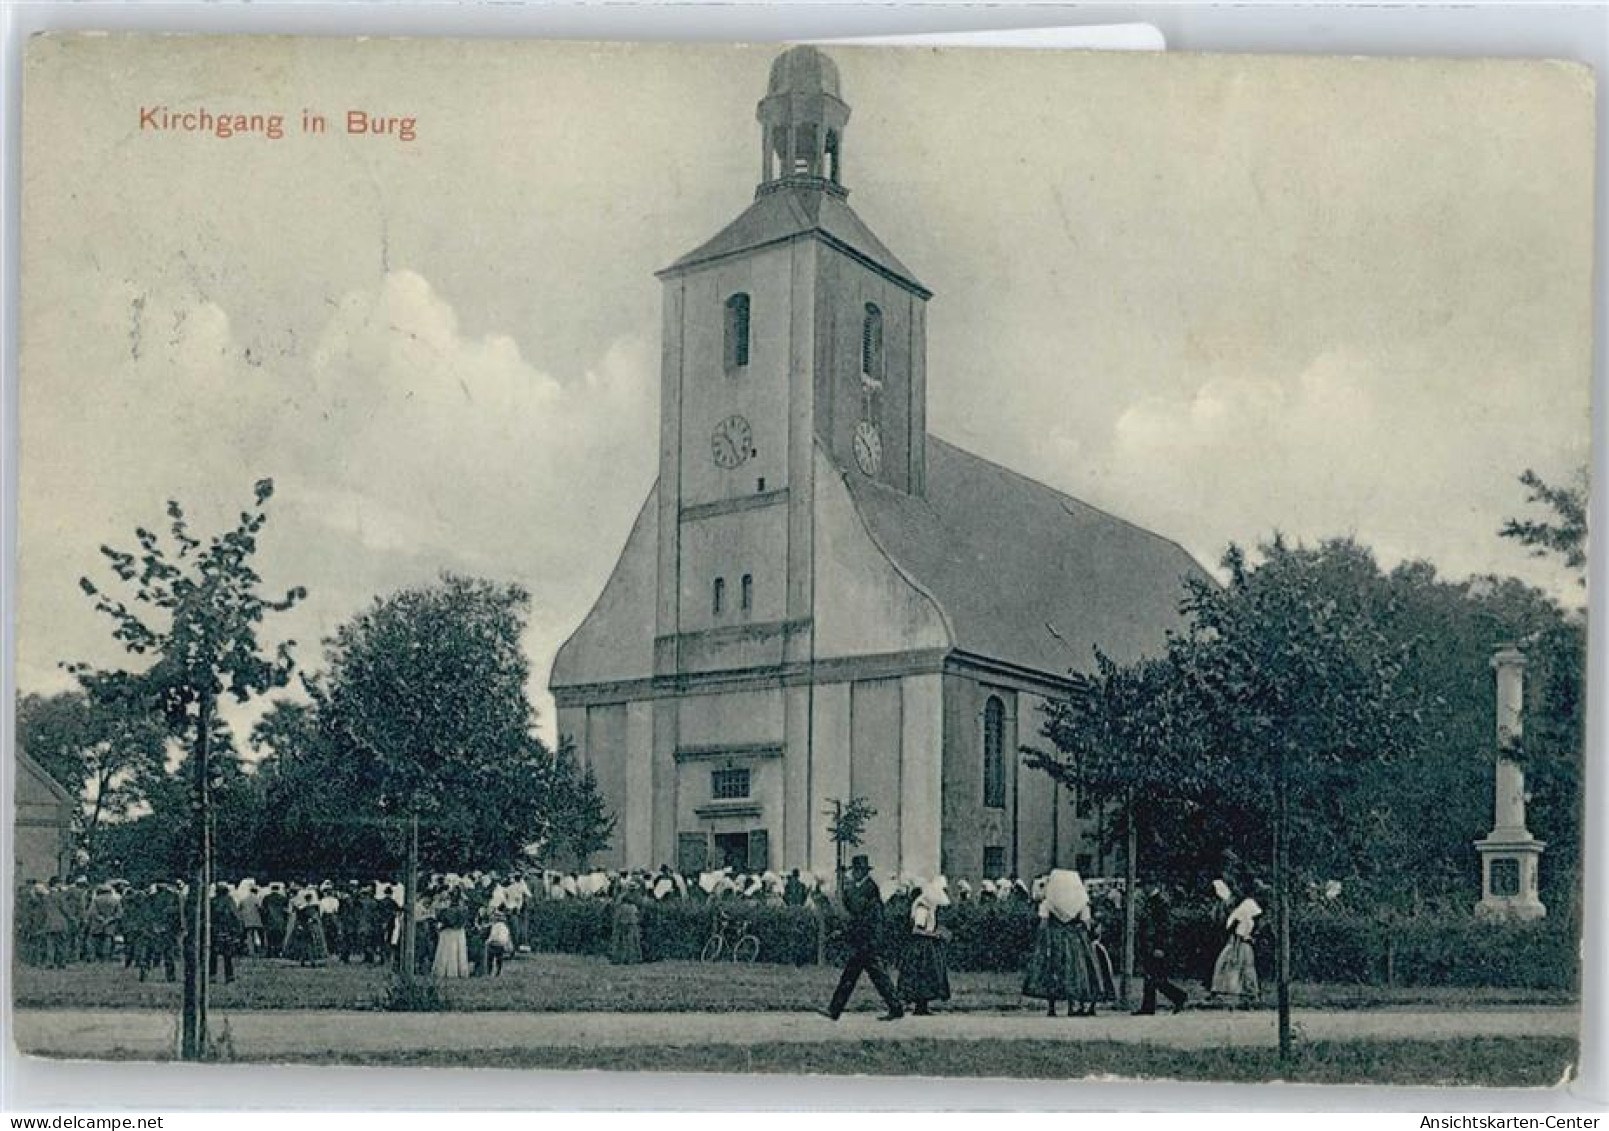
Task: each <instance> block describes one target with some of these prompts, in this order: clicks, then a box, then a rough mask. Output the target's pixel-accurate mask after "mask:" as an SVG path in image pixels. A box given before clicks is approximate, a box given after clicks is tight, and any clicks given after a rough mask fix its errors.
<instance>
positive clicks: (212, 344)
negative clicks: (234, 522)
mask: <svg viewBox="0 0 1609 1131" xmlns="http://www.w3.org/2000/svg"><path fill="white" fill-rule="evenodd" d="M97 306H98V309H97V310H96V323H95V324H94V325H93V326H91V327H89V328H87V332H85V334H84V340H85V341H86V342H88V343H92V345H91V346H90V348H89V350H88V351H86V356H85V357H84V358H83V364H81V365H79V366H76V367H74V368H73V369H72V370H71V371H64V372H63V374H62V378H61V379H62V380H63V381H64V382H82V383H83V390H82V392H83V395H81V396H79V395H74V394H72V393H71V392H70V391H69V390H68V389H66V388H63V387H55V388H41V389H37V390H35V391H34V392H35V393H36V395H35V396H32V397H30V398H29V401H30V402H31V403H30V408H32V409H33V410H34V411H32V412H30V414H29V428H28V433H27V438H28V442H29V453H28V464H27V470H28V479H29V481H30V482H33V483H40V482H46V483H49V484H50V489H49V490H34V491H25V493H24V515H23V529H24V531H25V536H24V540H23V542H24V545H23V556H24V570H25V575H26V576H27V578H28V586H29V590H28V599H27V600H26V601H25V602H24V605H23V610H22V611H23V633H22V636H23V644H22V647H21V648H20V651H21V652H22V666H21V669H20V676H21V678H20V683H21V685H22V686H23V687H24V688H25V689H27V688H31V687H56V686H60V685H61V682H62V680H61V678H60V676H59V674H58V673H57V672H56V671H55V669H54V665H55V663H56V661H57V660H59V659H64V658H74V657H80V656H86V657H90V658H93V659H94V660H96V661H97V662H101V663H117V662H122V657H121V656H120V655H119V654H118V653H117V652H116V651H115V650H114V649H113V648H112V646H111V644H110V641H109V632H108V629H107V626H106V624H105V623H104V622H102V621H101V620H99V619H98V618H97V617H96V615H95V614H94V613H93V611H92V610H90V609H89V608H87V603H86V602H84V600H83V598H82V596H81V595H80V594H78V592H77V589H76V579H77V577H78V576H79V575H80V574H82V573H86V572H88V573H91V574H96V575H98V574H99V573H100V572H101V566H100V563H99V561H98V555H97V554H96V551H95V548H96V547H97V546H98V545H100V544H101V543H102V542H112V543H115V544H121V543H126V542H128V541H131V538H132V531H133V529H134V528H135V527H136V526H138V525H141V524H150V523H155V522H157V521H158V520H159V519H160V517H161V511H162V506H163V502H164V500H165V499H167V498H168V497H170V496H171V497H176V498H179V499H181V500H183V501H184V502H185V503H186V505H187V507H189V508H190V509H191V510H192V512H193V513H194V517H195V519H196V526H197V527H198V528H200V529H203V530H210V529H214V528H215V527H216V526H217V525H218V524H219V523H223V522H227V521H228V520H229V518H230V516H231V515H233V513H234V512H235V511H236V510H238V508H239V506H240V505H241V504H242V503H243V502H244V501H245V500H247V499H248V498H249V491H250V484H251V483H252V482H253V481H254V480H255V479H257V478H260V477H262V476H265V475H266V476H272V477H273V478H275V480H276V484H277V492H276V497H275V499H274V502H273V503H272V504H271V515H272V517H271V521H270V527H269V529H268V531H267V534H266V536H265V538H264V540H263V548H262V559H261V562H262V568H263V572H264V574H265V577H266V579H267V582H266V583H267V584H268V585H269V586H270V587H279V586H286V587H288V586H290V585H294V584H303V585H306V586H307V587H308V589H309V592H310V595H309V598H308V600H307V602H306V603H305V604H304V605H303V606H302V607H301V608H299V609H298V610H296V611H295V612H294V613H292V614H290V615H288V616H287V617H285V618H283V619H282V622H281V623H279V624H278V625H277V626H276V635H279V634H283V635H286V636H290V637H294V638H295V639H297V640H298V641H299V642H300V644H299V647H298V654H299V657H300V659H301V661H302V662H303V663H304V664H316V663H317V662H318V661H319V654H318V643H317V642H318V641H319V639H320V638H321V637H323V636H325V635H327V634H328V633H330V632H331V631H333V630H334V629H335V627H337V626H338V625H339V624H340V623H341V622H342V621H343V620H345V619H346V618H347V617H349V616H350V615H352V614H353V613H354V612H356V611H357V610H358V609H360V608H361V607H363V606H364V605H366V604H367V603H368V602H369V601H370V600H371V599H372V598H373V597H374V596H376V595H381V594H384V593H386V592H390V591H392V590H394V589H396V588H398V587H400V586H403V585H409V584H420V583H425V582H428V581H430V580H431V579H432V578H433V577H434V576H435V575H436V574H437V573H439V572H440V571H441V570H444V569H451V570H455V571H459V572H466V573H472V574H476V575H482V576H487V577H491V578H494V579H497V580H503V581H513V582H517V583H519V584H521V585H523V586H525V587H526V588H527V589H529V590H530V592H531V594H532V605H533V615H532V625H531V630H530V633H529V636H528V640H527V645H528V650H529V652H530V655H531V657H532V660H533V669H532V676H533V681H532V682H533V687H532V690H533V694H534V695H535V697H536V699H537V701H538V704H539V709H542V713H543V716H544V723H545V724H547V725H549V726H550V725H551V722H552V718H551V714H552V713H551V711H550V710H546V709H545V708H546V706H547V697H546V690H545V689H546V677H547V667H548V664H549V663H550V662H551V659H552V656H553V654H554V653H555V651H556V650H557V648H558V645H559V644H560V643H561V642H562V639H563V637H564V635H565V634H566V633H567V632H568V631H570V629H572V628H573V627H574V625H575V624H577V623H579V620H580V618H581V617H582V616H583V615H584V614H585V612H586V610H587V608H588V607H589V605H590V603H591V601H592V600H593V598H594V597H595V596H596V594H597V591H598V589H599V588H600V587H601V586H602V584H603V581H604V579H605V577H606V576H607V573H608V570H609V568H610V566H611V565H612V564H613V555H614V554H615V552H616V551H617V550H618V548H619V545H620V543H621V542H622V541H623V540H624V536H625V531H626V529H627V528H628V526H629V524H630V522H631V520H632V518H633V516H634V515H635V513H636V510H637V507H638V506H639V505H640V503H641V501H642V497H643V495H644V493H645V492H646V490H647V488H648V486H649V483H650V482H651V480H652V476H653V472H654V461H655V454H656V444H655V439H654V438H655V436H656V435H657V432H656V428H655V424H654V419H655V418H654V413H655V408H656V404H657V397H656V396H655V385H654V383H655V381H656V379H657V377H656V374H655V366H654V364H653V358H652V355H651V353H650V350H649V348H648V347H647V345H646V344H645V343H644V342H642V341H641V340H638V339H636V338H632V337H629V336H626V337H621V338H619V339H617V340H616V341H615V342H614V343H613V344H612V345H611V346H610V347H609V348H608V349H607V351H606V352H605V353H604V355H603V356H602V357H600V358H598V359H597V361H596V363H595V364H593V365H591V366H590V367H588V368H587V369H586V370H585V371H584V372H581V373H576V374H563V375H559V374H555V373H551V372H548V371H546V370H544V369H543V368H541V367H540V366H538V365H536V364H534V363H533V362H532V361H530V360H529V359H527V358H526V357H525V356H523V355H522V353H521V351H520V349H519V348H518V346H517V345H516V344H515V342H514V340H513V338H511V337H509V336H507V335H502V334H487V335H469V334H465V333H463V332H462V330H461V328H460V320H459V317H458V314H457V312H456V311H455V310H454V309H453V308H452V306H451V305H450V304H448V303H447V302H446V301H444V300H443V299H442V298H441V296H440V295H438V294H437V293H436V292H435V290H434V289H433V288H432V286H431V285H430V283H429V281H428V280H426V279H425V278H424V277H423V276H421V275H419V274H417V273H415V272H411V271H395V272H391V273H389V274H387V275H385V276H384V277H383V278H382V279H380V280H379V281H378V283H377V284H376V285H375V286H374V287H372V288H369V289H363V290H354V291H352V292H350V293H348V294H346V295H344V296H342V297H341V298H340V299H339V300H338V301H335V302H334V303H332V304H331V306H329V307H326V310H327V311H328V317H327V319H326V320H325V321H324V323H323V324H322V325H321V326H318V327H315V328H313V330H312V332H309V333H305V334H293V335H290V338H291V340H294V339H296V338H301V339H303V340H307V341H311V342H313V343H314V344H313V346H312V348H311V349H310V350H308V351H307V352H306V354H305V355H304V354H303V353H301V352H300V351H299V350H296V349H294V348H286V349H282V350H279V351H275V352H274V354H273V355H272V356H268V357H258V356H248V354H247V347H246V346H244V345H243V344H242V343H241V341H240V338H241V335H240V334H238V333H236V332H234V331H233V330H232V328H231V327H232V321H233V320H232V319H231V316H230V312H228V311H225V310H223V309H221V308H220V307H219V306H217V305H216V304H214V303H212V302H211V301H209V300H208V299H206V298H205V297H204V296H203V295H201V294H199V293H197V292H196V291H194V290H193V289H187V288H185V287H182V286H180V287H172V286H169V287H164V288H161V289H158V290H154V291H153V290H149V289H142V288H140V287H138V286H136V285H134V284H129V283H121V284H118V285H117V286H115V287H110V288H105V289H104V290H103V291H102V292H101V293H100V295H99V297H98V299H97ZM107 390H112V391H113V392H112V393H111V395H110V396H107V395H105V392H106V391H107ZM80 434H81V435H88V436H97V437H106V438H107V441H108V442H107V443H106V444H105V445H103V446H102V449H101V451H100V452H99V453H97V455H96V456H95V458H93V459H88V458H83V453H78V452H75V451H74V450H73V447H72V445H71V444H70V443H68V442H65V441H67V440H68V439H69V438H70V437H72V436H75V435H80ZM580 483H585V484H586V485H587V487H588V489H587V490H586V491H579V490H577V486H578V484H580ZM249 714H251V715H254V714H255V712H250V713H249ZM248 717H249V715H242V716H241V721H242V722H244V721H245V720H246V719H247V718H248Z"/></svg>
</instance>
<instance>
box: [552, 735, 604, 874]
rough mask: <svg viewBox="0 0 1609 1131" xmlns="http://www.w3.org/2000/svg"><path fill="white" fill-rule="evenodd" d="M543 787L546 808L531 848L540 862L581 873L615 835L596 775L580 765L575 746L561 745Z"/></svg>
mask: <svg viewBox="0 0 1609 1131" xmlns="http://www.w3.org/2000/svg"><path fill="white" fill-rule="evenodd" d="M543 785H544V794H545V797H546V801H547V804H546V806H545V810H544V812H543V814H542V821H541V829H540V832H539V833H538V835H537V837H536V839H535V840H534V841H533V844H534V846H535V847H536V849H537V851H538V852H539V853H540V855H541V856H542V857H543V858H544V859H548V860H552V861H555V862H557V863H560V864H562V865H563V866H566V867H570V868H574V869H575V870H577V871H581V870H584V869H585V868H586V867H587V866H588V862H589V861H590V859H591V858H592V857H593V856H594V855H596V854H597V853H599V852H602V851H603V850H604V849H606V848H608V847H609V840H610V837H612V836H613V835H614V831H615V818H614V816H613V815H612V814H611V813H609V811H608V808H607V806H605V804H604V801H603V795H602V793H601V792H599V789H598V778H597V775H596V774H594V773H593V772H592V767H591V766H583V765H581V762H580V759H578V758H577V757H576V754H575V746H574V745H573V744H571V743H570V742H568V741H565V742H561V743H560V744H559V749H558V750H557V751H556V752H555V753H554V755H553V758H552V760H551V761H550V762H549V763H548V768H547V772H546V774H545V780H544V783H543Z"/></svg>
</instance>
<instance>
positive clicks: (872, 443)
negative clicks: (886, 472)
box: [855, 420, 883, 475]
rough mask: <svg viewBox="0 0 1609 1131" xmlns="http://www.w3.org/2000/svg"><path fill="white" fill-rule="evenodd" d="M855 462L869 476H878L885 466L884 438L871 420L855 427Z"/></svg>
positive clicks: (863, 421)
mask: <svg viewBox="0 0 1609 1131" xmlns="http://www.w3.org/2000/svg"><path fill="white" fill-rule="evenodd" d="M855 462H856V463H858V464H859V465H860V469H861V470H862V471H864V472H865V473H866V474H867V475H876V474H877V472H878V469H879V468H881V467H882V466H883V437H882V434H881V433H879V432H878V431H877V425H875V424H873V423H872V422H871V421H869V420H862V421H861V422H860V423H859V424H857V425H855Z"/></svg>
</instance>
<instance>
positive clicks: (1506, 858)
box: [1475, 645, 1547, 919]
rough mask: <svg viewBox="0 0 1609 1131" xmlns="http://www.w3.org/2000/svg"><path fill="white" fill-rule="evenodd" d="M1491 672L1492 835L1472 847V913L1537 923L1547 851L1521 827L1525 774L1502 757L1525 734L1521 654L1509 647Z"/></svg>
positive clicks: (1495, 657)
mask: <svg viewBox="0 0 1609 1131" xmlns="http://www.w3.org/2000/svg"><path fill="white" fill-rule="evenodd" d="M1492 667H1493V668H1494V669H1495V670H1496V672H1497V749H1498V756H1497V767H1496V775H1495V778H1496V780H1495V795H1494V798H1493V806H1492V831H1491V832H1490V833H1488V834H1487V835H1486V836H1485V837H1484V838H1483V839H1481V840H1478V841H1476V842H1475V851H1476V852H1478V853H1480V858H1481V898H1480V902H1479V903H1478V904H1476V905H1475V913H1476V914H1477V915H1479V916H1481V917H1482V918H1489V919H1540V918H1542V917H1543V916H1544V915H1546V914H1547V908H1545V907H1543V906H1542V901H1541V899H1540V898H1539V897H1538V895H1537V865H1538V863H1539V862H1540V860H1541V856H1542V850H1543V849H1544V848H1545V847H1547V846H1546V845H1545V844H1543V842H1542V841H1539V840H1537V839H1536V838H1535V837H1533V836H1532V835H1531V833H1530V830H1528V829H1527V828H1526V827H1525V771H1524V770H1523V769H1521V768H1520V764H1519V763H1518V762H1517V761H1515V760H1514V759H1513V758H1510V757H1506V756H1505V755H1506V754H1507V753H1508V752H1509V751H1511V750H1513V749H1514V747H1515V746H1517V745H1518V743H1519V742H1520V740H1521V739H1522V738H1523V737H1524V734H1525V720H1524V710H1525V654H1524V653H1523V652H1521V651H1520V650H1519V649H1518V648H1516V647H1514V646H1513V645H1506V646H1504V647H1502V648H1499V649H1498V650H1497V652H1496V653H1495V654H1494V655H1493V656H1492Z"/></svg>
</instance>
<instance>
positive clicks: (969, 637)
mask: <svg viewBox="0 0 1609 1131" xmlns="http://www.w3.org/2000/svg"><path fill="white" fill-rule="evenodd" d="M845 478H846V479H847V480H848V482H849V486H850V492H851V494H852V495H853V496H854V498H855V501H856V503H857V504H858V506H859V509H860V512H861V514H862V515H863V516H864V518H865V520H866V524H867V526H868V527H869V528H870V530H871V534H872V537H873V538H875V539H876V540H877V542H878V543H879V544H880V545H881V547H882V549H883V552H884V553H886V554H887V555H888V556H889V557H890V558H892V559H893V561H894V563H895V564H896V565H898V566H899V567H900V568H901V569H902V570H904V571H905V572H906V573H907V574H908V575H909V576H910V577H911V578H912V579H913V580H915V581H916V582H917V584H919V585H921V586H922V587H923V588H925V589H926V590H927V591H928V592H929V593H930V594H931V595H932V596H933V597H934V599H935V600H936V601H937V602H938V604H939V606H940V607H941V608H942V609H943V610H944V613H945V615H946V617H947V618H948V619H949V622H950V628H951V631H952V633H953V635H954V638H955V639H954V646H955V648H957V649H958V650H960V651H963V652H969V653H973V654H975V655H978V656H982V657H985V658H987V659H992V660H997V661H1004V662H1006V663H1009V664H1014V665H1017V666H1020V667H1025V668H1031V669H1034V670H1036V671H1041V672H1048V673H1051V674H1053V675H1057V676H1065V675H1066V674H1067V673H1069V672H1080V673H1088V672H1090V671H1092V670H1093V669H1094V666H1095V653H1094V649H1095V648H1096V647H1099V648H1100V649H1101V650H1102V651H1103V652H1105V653H1106V654H1107V655H1109V656H1111V657H1112V658H1113V659H1114V660H1117V661H1118V662H1120V663H1123V662H1129V661H1132V660H1134V659H1137V658H1138V657H1140V656H1142V655H1146V656H1156V655H1159V654H1160V653H1161V651H1162V647H1163V644H1164V641H1165V638H1166V634H1167V632H1168V631H1169V630H1170V629H1175V628H1179V627H1182V625H1183V623H1184V620H1183V616H1182V614H1181V613H1180V612H1179V607H1178V606H1179V599H1180V597H1182V596H1183V587H1182V581H1183V579H1184V578H1186V577H1191V576H1196V577H1205V576H1207V574H1206V573H1205V571H1204V570H1203V569H1202V568H1201V566H1200V565H1199V564H1198V563H1197V562H1196V560H1195V559H1194V558H1192V557H1191V556H1190V554H1189V553H1187V552H1186V551H1185V550H1184V549H1183V547H1181V546H1179V545H1178V544H1177V543H1175V542H1171V541H1169V540H1168V539H1166V538H1163V537H1161V536H1160V535H1157V534H1152V533H1151V532H1150V531H1148V530H1143V529H1141V528H1140V527H1138V526H1135V525H1133V524H1131V523H1128V522H1125V521H1123V520H1122V519H1120V518H1117V517H1115V516H1113V515H1110V514H1107V513H1106V512H1105V511H1102V510H1099V509H1097V508H1096V507H1092V506H1090V505H1089V504H1088V503H1084V502H1080V501H1079V500H1077V499H1075V498H1072V497H1071V496H1069V495H1065V494H1063V493H1062V492H1060V491H1056V490H1054V489H1052V488H1050V487H1047V486H1045V485H1044V484H1043V483H1038V482H1035V481H1034V480H1032V479H1029V478H1027V477H1026V476H1023V475H1019V474H1017V473H1016V472H1014V471H1009V470H1007V469H1006V468H1004V467H1001V466H1000V465H999V464H995V463H991V462H989V461H988V460H986V459H983V458H981V457H979V456H975V455H972V454H971V453H970V452H965V451H962V450H961V449H960V448H957V447H955V446H954V445H952V444H947V443H945V442H944V441H943V440H940V439H938V438H937V437H935V436H931V435H930V436H929V437H928V440H927V496H926V498H919V497H917V496H914V495H907V494H905V493H904V492H902V491H898V490H895V489H894V488H892V487H888V486H886V485H884V484H881V483H878V482H876V481H874V480H870V479H867V478H866V477H865V476H861V475H855V474H848V475H846V476H845Z"/></svg>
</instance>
